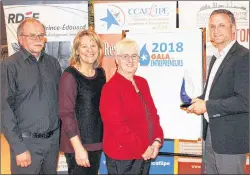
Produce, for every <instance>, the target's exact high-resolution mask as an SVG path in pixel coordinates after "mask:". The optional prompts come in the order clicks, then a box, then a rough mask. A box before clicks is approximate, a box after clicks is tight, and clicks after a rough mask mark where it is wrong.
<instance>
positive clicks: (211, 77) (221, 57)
mask: <svg viewBox="0 0 250 175" xmlns="http://www.w3.org/2000/svg"><path fill="white" fill-rule="evenodd" d="M235 42H236V40H233V41H231V42H230V43H229V44H228V45H227V46H226V47H225V48H224V49H223V50H222V51H220V52H219V50H218V49H216V52H215V53H214V56H215V57H216V58H217V59H216V60H215V62H214V65H213V67H212V69H211V72H210V75H209V80H208V83H207V90H206V93H205V101H207V100H209V94H210V89H211V85H212V83H213V80H214V77H215V75H216V72H217V71H218V69H219V67H220V65H221V63H222V61H223V60H224V58H225V56H226V55H227V53H228V51H229V50H230V49H231V47H232V46H233V44H234V43H235ZM204 117H205V119H206V120H207V122H209V117H208V113H207V112H205V113H204Z"/></svg>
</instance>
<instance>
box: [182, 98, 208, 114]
mask: <svg viewBox="0 0 250 175" xmlns="http://www.w3.org/2000/svg"><path fill="white" fill-rule="evenodd" d="M185 111H187V112H188V113H195V114H196V115H201V114H204V113H205V112H207V108H206V102H205V101H204V100H201V99H198V98H195V99H192V105H191V106H189V107H188V108H187V109H186V110H185Z"/></svg>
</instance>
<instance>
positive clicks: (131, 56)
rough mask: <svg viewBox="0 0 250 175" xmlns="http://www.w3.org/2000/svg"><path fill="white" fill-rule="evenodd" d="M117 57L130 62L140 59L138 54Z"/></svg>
mask: <svg viewBox="0 0 250 175" xmlns="http://www.w3.org/2000/svg"><path fill="white" fill-rule="evenodd" d="M117 56H118V57H121V58H122V59H123V60H128V59H129V58H131V59H132V60H137V59H138V58H139V56H138V55H137V54H133V55H128V54H123V55H117Z"/></svg>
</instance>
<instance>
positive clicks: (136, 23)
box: [94, 1, 176, 34]
mask: <svg viewBox="0 0 250 175" xmlns="http://www.w3.org/2000/svg"><path fill="white" fill-rule="evenodd" d="M94 13H95V31H96V32H97V33H100V34H107V33H108V34H117V33H118V34H121V32H122V30H137V31H138V30H139V31H141V30H148V31H163V30H166V29H173V28H175V27H176V2H175V1H165V2H164V1H151V2H150V1H145V2H143V1H138V2H131V1H130V2H121V3H115V2H114V3H112V2H110V3H98V4H96V3H95V4H94Z"/></svg>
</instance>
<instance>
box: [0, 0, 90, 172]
mask: <svg viewBox="0 0 250 175" xmlns="http://www.w3.org/2000/svg"><path fill="white" fill-rule="evenodd" d="M3 8H4V15H5V22H6V33H7V40H8V54H9V55H12V54H13V53H14V52H16V51H17V50H18V49H19V45H18V42H17V33H16V30H17V26H18V25H19V23H20V22H21V21H23V20H24V19H25V18H29V17H33V18H36V19H38V20H39V21H41V22H42V23H43V24H44V25H45V28H46V33H47V43H46V47H45V52H47V53H48V54H50V55H53V56H54V57H55V58H57V59H58V61H59V63H60V65H61V68H62V70H64V69H65V68H66V67H67V66H68V62H69V61H68V60H69V57H70V54H71V46H72V42H73V39H74V37H75V35H76V34H77V32H78V31H79V30H83V29H87V28H88V1H84V0H83V1H28V0H27V1H11V0H6V1H3ZM5 154H9V150H7V152H5ZM6 158H7V157H6ZM3 161H5V160H3ZM67 170H68V168H67V163H66V160H65V157H64V155H63V154H62V153H60V155H59V162H58V171H59V172H67Z"/></svg>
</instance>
